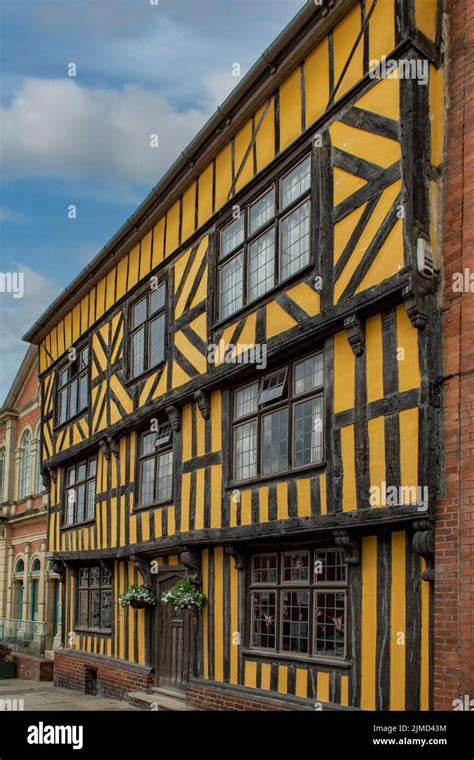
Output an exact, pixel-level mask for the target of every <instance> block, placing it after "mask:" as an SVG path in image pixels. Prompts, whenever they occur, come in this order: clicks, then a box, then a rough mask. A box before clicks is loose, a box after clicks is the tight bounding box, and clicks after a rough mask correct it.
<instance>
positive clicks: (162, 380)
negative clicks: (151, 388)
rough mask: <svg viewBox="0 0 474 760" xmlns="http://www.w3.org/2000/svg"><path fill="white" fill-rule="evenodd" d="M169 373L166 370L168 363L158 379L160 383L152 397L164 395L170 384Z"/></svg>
mask: <svg viewBox="0 0 474 760" xmlns="http://www.w3.org/2000/svg"><path fill="white" fill-rule="evenodd" d="M167 376H168V373H167V371H166V364H165V366H164V368H163V372H162V373H161V377H160V379H159V380H158V385H157V386H156V390H155V392H154V393H153V396H152V398H159V396H163V394H164V393H166V389H167V385H168V379H167Z"/></svg>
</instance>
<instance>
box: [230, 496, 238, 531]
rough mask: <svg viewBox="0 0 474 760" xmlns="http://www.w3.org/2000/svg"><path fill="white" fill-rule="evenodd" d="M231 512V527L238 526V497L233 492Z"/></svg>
mask: <svg viewBox="0 0 474 760" xmlns="http://www.w3.org/2000/svg"><path fill="white" fill-rule="evenodd" d="M228 498H229V514H230V527H231V528H235V527H236V526H237V504H238V502H237V498H236V496H234V494H233V493H231V494H229V497H228Z"/></svg>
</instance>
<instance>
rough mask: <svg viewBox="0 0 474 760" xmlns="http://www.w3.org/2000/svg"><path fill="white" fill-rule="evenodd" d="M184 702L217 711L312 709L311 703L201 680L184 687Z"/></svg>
mask: <svg viewBox="0 0 474 760" xmlns="http://www.w3.org/2000/svg"><path fill="white" fill-rule="evenodd" d="M186 702H187V703H188V704H189V705H193V706H195V707H199V708H201V709H203V710H217V711H218V712H223V711H224V712H225V711H235V710H238V711H239V712H242V711H244V712H249V711H250V712H255V711H259V712H288V711H290V710H312V709H313V708H312V705H310V704H308V705H305V704H303V702H301V703H300V704H297V703H296V702H295V703H292V702H290V701H289V700H283V699H281V700H279V699H272V698H271V697H264V696H260V695H258V694H252V692H251V691H250V690H247V691H241V690H238V689H236V688H227V689H226V688H225V687H224V686H222V687H220V686H215V685H214V684H210V685H209V686H208V685H207V684H206V685H204V684H203V683H202V682H197V681H192V682H191V684H190V685H189V686H188V688H187V689H186Z"/></svg>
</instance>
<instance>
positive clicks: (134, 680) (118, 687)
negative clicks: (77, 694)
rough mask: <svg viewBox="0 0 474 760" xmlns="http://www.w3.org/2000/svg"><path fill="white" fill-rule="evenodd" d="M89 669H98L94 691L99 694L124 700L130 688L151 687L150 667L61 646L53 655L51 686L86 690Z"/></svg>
mask: <svg viewBox="0 0 474 760" xmlns="http://www.w3.org/2000/svg"><path fill="white" fill-rule="evenodd" d="M90 669H93V670H95V671H96V672H97V694H98V695H100V696H102V697H112V698H113V699H122V700H127V699H128V693H129V692H130V691H149V689H150V688H151V686H153V675H152V673H151V669H150V668H143V667H139V666H137V665H132V664H130V663H126V662H123V663H122V662H119V661H118V660H110V659H108V658H106V657H98V656H97V655H88V654H86V653H85V652H67V651H65V650H61V649H58V650H56V652H55V655H54V685H55V686H60V687H62V688H64V689H74V690H76V691H81V692H83V693H86V692H87V690H88V685H89V681H90Z"/></svg>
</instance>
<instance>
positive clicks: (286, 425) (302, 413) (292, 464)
mask: <svg viewBox="0 0 474 760" xmlns="http://www.w3.org/2000/svg"><path fill="white" fill-rule="evenodd" d="M323 379H324V378H323V354H322V352H318V353H316V354H312V355H311V356H307V357H305V358H304V359H300V360H298V361H295V362H293V363H292V364H290V365H289V366H286V367H284V368H282V369H279V370H276V371H275V372H270V373H269V374H268V375H265V376H264V377H263V378H262V379H261V380H254V381H253V382H251V383H248V384H246V385H244V386H243V387H241V388H237V389H236V390H235V391H234V400H233V460H234V461H233V478H234V481H243V480H248V479H251V478H258V477H260V476H266V475H273V474H277V473H282V472H287V471H290V470H294V469H299V468H302V467H308V466H311V465H315V464H318V463H320V462H321V461H322V459H323Z"/></svg>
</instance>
